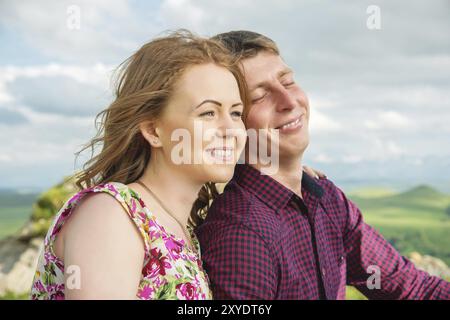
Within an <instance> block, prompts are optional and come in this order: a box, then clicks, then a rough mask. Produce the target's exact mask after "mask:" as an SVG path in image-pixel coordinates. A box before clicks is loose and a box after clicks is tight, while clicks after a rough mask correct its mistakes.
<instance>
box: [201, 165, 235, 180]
mask: <svg viewBox="0 0 450 320" xmlns="http://www.w3.org/2000/svg"><path fill="white" fill-rule="evenodd" d="M234 167H235V165H234V164H222V165H218V164H216V165H211V166H208V169H207V172H208V176H209V181H211V182H215V183H224V182H228V181H229V180H230V179H231V178H232V177H233V173H234Z"/></svg>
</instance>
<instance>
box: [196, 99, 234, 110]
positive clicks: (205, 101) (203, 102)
mask: <svg viewBox="0 0 450 320" xmlns="http://www.w3.org/2000/svg"><path fill="white" fill-rule="evenodd" d="M205 103H213V104H216V105H218V106H219V107H221V106H222V104H221V103H220V102H219V101H216V100H212V99H206V100H203V101H202V102H201V103H200V104H199V105H198V106H196V107H195V108H194V109H197V108H198V107H200V106H201V105H203V104H205ZM241 104H242V102H236V103H234V104H232V105H231V107H236V106H238V105H241Z"/></svg>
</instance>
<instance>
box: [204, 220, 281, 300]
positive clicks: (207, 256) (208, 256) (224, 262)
mask: <svg viewBox="0 0 450 320" xmlns="http://www.w3.org/2000/svg"><path fill="white" fill-rule="evenodd" d="M208 228H212V229H214V232H213V233H209V234H213V235H214V236H213V237H212V238H211V239H208V240H207V241H206V239H205V240H204V241H202V237H201V236H200V237H199V240H200V243H201V248H202V249H201V250H202V260H203V263H204V266H205V269H206V272H207V274H208V276H209V278H210V281H211V289H212V291H213V298H214V299H237V300H245V299H265V300H270V299H275V295H276V291H277V290H276V289H277V269H276V268H277V267H276V266H277V264H276V263H275V262H274V259H275V258H273V257H272V255H271V254H270V252H269V250H268V248H267V246H266V244H265V242H264V240H263V239H262V238H261V237H260V236H259V235H257V234H256V233H255V232H254V231H252V230H250V229H249V228H247V227H246V226H244V225H240V224H227V225H224V224H221V223H220V222H214V223H212V224H211V225H209V226H208ZM205 233H208V232H205Z"/></svg>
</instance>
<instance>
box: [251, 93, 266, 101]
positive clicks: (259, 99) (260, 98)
mask: <svg viewBox="0 0 450 320" xmlns="http://www.w3.org/2000/svg"><path fill="white" fill-rule="evenodd" d="M266 95H267V94H264V95H262V96H260V97H258V98H255V99H253V100H252V103H258V102H261V101H262V100H264V98H265V97H266Z"/></svg>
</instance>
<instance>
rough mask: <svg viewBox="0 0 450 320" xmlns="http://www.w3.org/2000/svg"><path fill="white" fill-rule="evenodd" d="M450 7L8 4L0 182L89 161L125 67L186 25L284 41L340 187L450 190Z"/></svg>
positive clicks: (2, 14)
mask: <svg viewBox="0 0 450 320" xmlns="http://www.w3.org/2000/svg"><path fill="white" fill-rule="evenodd" d="M371 5H375V6H376V9H377V10H378V11H377V12H376V14H375V13H374V11H372V9H370V8H369V6H371ZM368 8H369V10H368ZM372 8H373V7H372ZM449 13H450V2H449V1H446V0H443V1H373V0H372V1H364V0H363V1H361V0H359V1H340V2H337V1H332V0H329V1H317V0H311V1H298V0H295V1H294V0H284V1H283V0H281V1H268V0H259V1H252V0H239V1H236V0H228V1H222V0H220V1H218V0H198V1H193V0H163V1H125V0H113V1H111V0H108V1H107V0H89V1H87V0H84V1H76V0H70V1H65V0H63V1H51V0H41V1H39V2H38V1H33V2H32V1H12V0H0V137H1V144H0V177H1V179H0V188H19V189H24V188H25V189H26V188H29V189H30V188H31V189H39V190H41V189H45V188H48V187H50V186H52V185H54V184H56V183H58V182H59V181H61V179H62V177H64V176H67V175H70V174H71V173H73V172H74V170H75V169H79V168H80V167H81V165H82V163H83V161H84V160H85V159H84V160H83V158H79V159H78V160H77V161H75V160H76V159H75V155H74V153H75V152H76V151H78V150H79V149H80V148H81V146H82V145H84V144H85V143H87V142H88V140H89V139H90V138H91V137H92V136H93V135H94V134H95V125H94V118H95V115H96V114H97V113H98V112H99V111H101V110H102V109H104V108H105V107H107V106H108V104H109V103H110V102H111V101H112V86H111V82H110V79H111V76H112V74H113V71H114V68H116V67H117V66H118V65H119V64H120V63H121V62H122V61H123V60H125V59H126V58H127V57H129V56H130V55H131V54H132V53H133V52H134V51H136V50H137V49H138V48H139V47H140V46H142V45H143V44H144V43H146V42H147V41H149V40H151V39H152V38H154V37H156V36H158V35H161V34H162V33H163V32H165V31H167V30H175V29H178V28H186V29H189V30H191V31H193V32H195V33H197V34H199V35H202V36H212V35H215V34H217V33H220V32H225V31H231V30H242V29H246V30H252V31H256V32H259V33H262V34H265V35H267V36H269V37H270V38H272V39H273V40H275V41H276V42H277V44H278V46H279V48H280V50H281V54H282V56H283V58H284V59H285V61H286V62H287V63H288V65H289V66H290V67H291V68H292V69H293V70H294V72H295V79H296V81H297V83H299V84H300V86H301V87H302V88H303V89H304V90H305V91H306V93H307V95H308V97H309V99H310V105H311V120H310V130H311V142H310V145H309V147H308V149H307V151H306V154H305V157H304V163H305V164H307V165H309V166H312V167H314V168H317V169H319V170H322V171H324V172H325V173H326V174H327V176H328V177H329V178H330V179H332V180H333V181H334V182H335V183H336V184H337V185H338V186H341V187H342V188H344V189H346V190H350V189H352V188H356V187H359V186H366V185H376V186H387V187H392V188H395V189H402V188H403V189H404V188H408V187H412V186H415V185H418V184H425V183H426V184H431V185H433V186H435V187H437V188H439V189H440V190H443V191H448V192H450V126H449V125H448V123H449V120H450V37H449V30H450V17H449ZM78 14H79V15H78ZM77 17H79V19H77ZM373 19H376V20H373ZM74 21H75V22H79V24H77V23H75V24H74ZM368 21H369V22H370V23H369V24H368ZM374 21H376V24H375V25H374V24H373V22H374ZM374 26H375V28H374Z"/></svg>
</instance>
